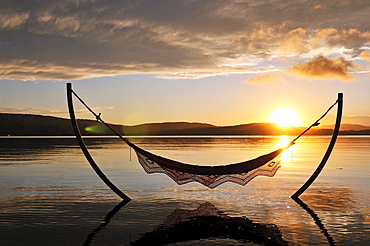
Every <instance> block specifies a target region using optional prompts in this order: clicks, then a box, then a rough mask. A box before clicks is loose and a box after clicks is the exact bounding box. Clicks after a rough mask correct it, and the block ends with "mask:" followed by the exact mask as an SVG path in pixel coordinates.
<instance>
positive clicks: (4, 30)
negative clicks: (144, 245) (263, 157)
mask: <svg viewBox="0 0 370 246" xmlns="http://www.w3.org/2000/svg"><path fill="white" fill-rule="evenodd" d="M2 3H4V4H2V6H1V7H0V35H1V37H2V39H1V41H0V52H1V54H2V55H1V57H0V76H1V77H2V78H7V79H22V80H41V79H43V80H44V79H45V80H48V79H52V80H56V79H60V80H72V79H82V78H89V77H100V76H111V75H118V74H135V73H151V74H153V73H155V74H161V75H163V76H168V75H171V74H180V75H181V76H179V77H187V75H189V77H190V78H191V77H194V76H197V75H200V77H202V76H214V75H216V74H228V73H235V72H238V73H250V72H251V71H252V72H253V71H254V70H261V71H263V70H268V69H269V67H268V66H265V62H266V61H268V60H269V59H272V58H275V57H279V56H286V57H298V58H302V57H303V58H305V59H307V58H312V57H313V56H315V55H317V54H319V53H322V54H323V55H325V56H333V55H335V56H338V55H341V56H343V55H344V53H345V54H346V55H352V56H356V55H358V54H360V53H361V51H363V47H364V46H366V45H367V44H368V43H369V42H370V33H369V29H370V23H369V22H368V21H367V19H368V18H367V17H368V13H369V12H370V2H367V1H340V0H337V1H334V2H331V3H326V4H317V3H314V2H311V1H298V0H290V1H286V0H276V1H274V4H271V2H270V1H268V0H260V1H249V0H245V1H244V0H239V1H224V0H215V1H211V2H208V1H165V0H158V1H145V0H143V1H136V0H135V1H134V0H132V1H130V0H127V1H90V0H54V1H52V2H50V1H47V0H40V1H36V2H32V3H31V2H30V3H25V2H20V1H13V0H4V1H2ZM344 9H345V10H346V15H343V10H344ZM303 13H304V14H303ZM244 57H248V59H250V60H253V59H254V60H255V62H251V63H250V64H253V65H249V66H246V67H244V65H243V67H239V69H238V71H236V67H237V66H224V64H225V63H230V61H232V60H234V61H235V62H236V61H239V60H243V59H242V58H244ZM261 58H263V59H261ZM254 63H257V64H254Z"/></svg>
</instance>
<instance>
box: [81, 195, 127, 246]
mask: <svg viewBox="0 0 370 246" xmlns="http://www.w3.org/2000/svg"><path fill="white" fill-rule="evenodd" d="M128 202H129V201H127V200H123V201H122V202H120V203H118V204H117V205H116V206H114V208H113V209H112V210H111V211H109V213H108V214H107V215H106V216H105V218H104V221H103V222H102V223H100V224H99V225H98V226H97V227H96V228H95V229H94V230H92V232H91V233H90V234H89V235H88V236H87V238H86V241H85V242H84V243H83V244H82V246H89V245H90V244H91V242H92V241H93V239H94V237H95V236H96V234H98V233H99V232H100V231H101V230H103V229H104V228H105V227H106V226H107V225H108V224H109V223H110V221H111V219H112V218H113V216H114V215H116V213H118V212H119V211H120V210H121V208H122V207H123V206H125V205H126V204H127V203H128Z"/></svg>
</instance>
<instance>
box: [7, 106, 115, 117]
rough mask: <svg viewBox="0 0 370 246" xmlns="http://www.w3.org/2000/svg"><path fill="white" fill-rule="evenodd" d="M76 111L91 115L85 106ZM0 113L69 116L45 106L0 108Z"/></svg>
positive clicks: (99, 108)
mask: <svg viewBox="0 0 370 246" xmlns="http://www.w3.org/2000/svg"><path fill="white" fill-rule="evenodd" d="M91 109H92V110H94V111H96V112H103V111H107V110H111V109H113V107H111V106H107V107H91ZM75 112H76V113H80V114H84V113H87V114H86V115H88V116H91V113H90V112H88V111H87V109H86V108H77V109H75ZM0 113H7V114H34V115H48V116H60V117H69V113H68V112H67V111H61V110H56V109H45V108H0Z"/></svg>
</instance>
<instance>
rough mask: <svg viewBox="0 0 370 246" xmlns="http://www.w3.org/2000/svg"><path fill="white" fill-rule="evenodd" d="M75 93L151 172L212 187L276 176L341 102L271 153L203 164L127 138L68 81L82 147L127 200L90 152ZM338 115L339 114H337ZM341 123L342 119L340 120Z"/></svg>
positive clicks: (71, 107) (88, 158)
mask: <svg viewBox="0 0 370 246" xmlns="http://www.w3.org/2000/svg"><path fill="white" fill-rule="evenodd" d="M72 95H74V96H75V97H76V98H77V99H78V100H79V101H80V102H81V103H82V104H83V105H84V106H85V107H86V109H87V110H88V111H90V112H91V113H92V114H93V115H94V116H95V118H96V120H97V121H100V122H101V123H103V124H104V125H105V126H106V127H107V128H109V129H110V130H111V131H112V132H113V133H114V134H115V135H117V136H118V137H119V138H120V139H121V140H122V141H123V142H125V143H126V144H127V145H128V146H130V147H131V148H132V149H133V150H134V151H135V152H136V155H137V157H138V161H139V163H140V164H141V166H142V167H143V169H144V170H145V171H146V172H147V173H165V174H167V175H168V176H169V177H170V178H172V179H173V180H174V181H175V182H176V183H177V184H179V185H181V184H186V183H189V182H198V183H201V184H203V185H205V186H207V187H209V188H211V189H213V188H215V187H217V186H219V185H221V184H223V183H225V182H233V183H236V184H240V185H246V184H247V183H248V182H249V181H251V180H252V179H253V178H255V177H257V176H261V175H263V176H268V177H272V176H274V175H275V173H276V171H277V170H278V169H279V167H280V159H279V157H280V154H281V153H282V152H283V151H284V150H286V149H288V148H289V147H290V146H292V145H293V144H295V141H296V140H297V139H299V138H300V137H301V136H302V135H303V134H305V133H306V132H307V131H309V130H310V129H311V128H312V127H314V126H318V125H319V124H320V123H319V121H320V120H321V119H322V118H324V117H325V116H326V115H327V114H328V112H329V111H330V110H331V109H332V108H333V107H334V106H335V105H336V104H337V103H338V101H339V99H338V100H337V101H336V102H335V103H334V104H333V105H331V106H330V107H329V109H328V110H327V111H326V112H325V113H324V114H323V115H322V116H321V117H320V118H319V119H318V120H316V121H315V122H314V123H313V124H312V125H311V126H309V127H308V128H307V129H305V130H304V131H303V132H302V133H301V134H299V135H298V136H297V137H296V138H294V139H293V140H292V141H291V142H289V143H288V144H287V145H286V146H285V147H283V148H279V149H277V150H275V151H272V152H270V153H268V154H265V155H262V156H259V157H257V158H255V159H252V160H248V161H244V162H240V163H234V164H227V165H219V166H199V165H192V164H186V163H181V162H178V161H175V160H171V159H168V158H164V157H161V156H158V155H155V154H153V153H150V152H148V151H146V150H144V149H142V148H140V147H138V146H136V145H135V144H134V143H132V142H131V141H129V140H128V139H127V138H125V137H123V136H122V135H121V134H119V133H118V132H117V131H115V130H114V129H113V128H112V127H110V125H109V124H107V123H106V122H105V121H104V120H103V119H102V118H101V117H100V115H101V114H100V113H99V114H96V113H95V112H94V111H93V110H92V109H91V108H90V107H89V106H88V105H87V104H86V103H85V102H84V101H83V100H82V99H81V98H80V97H79V96H78V95H77V93H76V92H74V91H73V90H72V85H71V84H70V83H68V84H67V97H68V107H69V113H70V117H71V122H72V126H73V128H74V131H75V134H76V137H77V140H78V141H79V144H80V147H81V149H82V151H83V153H84V154H85V156H86V158H87V160H88V161H89V163H90V164H91V166H92V167H93V169H94V170H95V172H97V174H98V175H99V177H100V178H101V179H102V180H103V181H104V182H105V183H106V184H107V185H108V186H109V187H110V188H111V189H112V190H113V191H115V192H116V193H117V194H118V195H119V196H121V197H122V196H123V197H124V199H126V198H127V199H130V198H128V197H127V196H126V195H124V194H123V193H122V192H121V191H120V190H119V189H118V188H117V187H115V186H114V184H113V183H111V182H110V180H109V179H108V178H107V177H106V176H105V175H104V174H103V172H102V171H101V170H100V168H99V167H98V166H97V165H96V163H95V162H94V160H93V158H92V157H91V155H90V154H89V152H88V150H87V148H86V146H85V144H84V141H83V140H82V137H81V133H80V131H79V128H78V126H77V121H76V118H75V115H74V109H73V100H72ZM337 118H338V117H337ZM339 123H340V122H339Z"/></svg>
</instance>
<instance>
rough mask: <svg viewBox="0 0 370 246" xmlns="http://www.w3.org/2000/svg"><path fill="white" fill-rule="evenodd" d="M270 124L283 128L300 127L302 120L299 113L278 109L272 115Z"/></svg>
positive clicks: (288, 109) (287, 109)
mask: <svg viewBox="0 0 370 246" xmlns="http://www.w3.org/2000/svg"><path fill="white" fill-rule="evenodd" d="M269 122H271V123H276V124H278V125H279V126H281V127H287V126H299V125H300V124H301V123H300V120H299V117H298V115H297V113H296V112H295V111H294V110H293V109H290V108H278V109H276V110H275V111H274V112H272V113H271V115H270V119H269Z"/></svg>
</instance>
